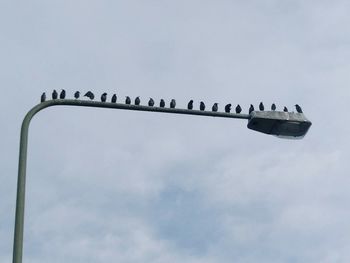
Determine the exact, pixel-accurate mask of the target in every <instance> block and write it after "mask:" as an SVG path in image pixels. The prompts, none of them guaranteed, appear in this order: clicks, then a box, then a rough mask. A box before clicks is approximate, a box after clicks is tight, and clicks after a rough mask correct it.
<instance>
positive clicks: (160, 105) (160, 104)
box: [159, 99, 165, 108]
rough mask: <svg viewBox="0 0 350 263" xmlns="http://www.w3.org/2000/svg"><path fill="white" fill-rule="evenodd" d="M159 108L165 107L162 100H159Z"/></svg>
mask: <svg viewBox="0 0 350 263" xmlns="http://www.w3.org/2000/svg"><path fill="white" fill-rule="evenodd" d="M159 107H161V108H164V107H165V101H164V100H163V99H161V100H160V103H159Z"/></svg>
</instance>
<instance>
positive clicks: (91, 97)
mask: <svg viewBox="0 0 350 263" xmlns="http://www.w3.org/2000/svg"><path fill="white" fill-rule="evenodd" d="M84 97H88V98H89V99H90V100H93V99H94V98H95V95H94V94H93V93H92V92H91V91H88V92H86V93H85V95H84Z"/></svg>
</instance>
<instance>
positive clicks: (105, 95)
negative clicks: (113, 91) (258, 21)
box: [101, 92, 107, 102]
mask: <svg viewBox="0 0 350 263" xmlns="http://www.w3.org/2000/svg"><path fill="white" fill-rule="evenodd" d="M106 100H107V93H106V92H105V93H103V94H102V95H101V101H102V102H106Z"/></svg>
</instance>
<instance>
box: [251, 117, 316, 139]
mask: <svg viewBox="0 0 350 263" xmlns="http://www.w3.org/2000/svg"><path fill="white" fill-rule="evenodd" d="M311 125H312V123H311V121H309V120H308V119H307V118H306V117H305V115H304V114H303V113H295V112H284V111H253V112H251V113H250V119H249V121H248V128H249V129H252V130H254V131H258V132H262V133H265V134H271V135H275V136H277V137H280V138H285V139H302V138H303V137H304V136H305V135H306V133H307V132H308V130H309V128H310V126H311Z"/></svg>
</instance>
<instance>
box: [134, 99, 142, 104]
mask: <svg viewBox="0 0 350 263" xmlns="http://www.w3.org/2000/svg"><path fill="white" fill-rule="evenodd" d="M140 102H141V100H140V97H136V98H135V105H140Z"/></svg>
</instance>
